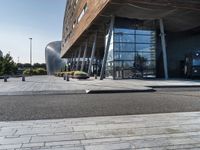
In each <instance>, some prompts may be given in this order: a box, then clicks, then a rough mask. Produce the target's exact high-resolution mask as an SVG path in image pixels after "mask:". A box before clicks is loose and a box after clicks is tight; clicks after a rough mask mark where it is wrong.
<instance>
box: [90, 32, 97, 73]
mask: <svg viewBox="0 0 200 150" xmlns="http://www.w3.org/2000/svg"><path fill="white" fill-rule="evenodd" d="M96 42H97V31H96V33H95V35H94V41H93V46H92V53H91V60H90V63H89V67H88V74H89V76H90V75H91V71H92V70H91V69H92V64H93V60H94V55H95V51H96Z"/></svg>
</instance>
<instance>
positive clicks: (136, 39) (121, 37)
mask: <svg viewBox="0 0 200 150" xmlns="http://www.w3.org/2000/svg"><path fill="white" fill-rule="evenodd" d="M155 33H156V32H155V31H153V30H152V31H151V30H138V29H123V28H115V29H114V34H113V36H114V37H113V38H112V42H111V43H112V44H111V45H112V46H113V47H112V50H111V49H110V51H109V55H108V60H112V61H113V66H112V67H108V68H109V69H110V72H113V77H114V78H115V79H117V78H118V79H123V78H135V77H141V76H142V77H148V76H149V77H155V74H156V73H155V72H156V71H155V68H156V36H155V35H156V34H155ZM113 44H114V45H113ZM111 53H112V54H111ZM111 58H113V59H111ZM108 63H110V62H109V61H108ZM109 66H111V65H109Z"/></svg>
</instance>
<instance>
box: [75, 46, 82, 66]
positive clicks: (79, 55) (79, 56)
mask: <svg viewBox="0 0 200 150" xmlns="http://www.w3.org/2000/svg"><path fill="white" fill-rule="evenodd" d="M81 51H82V48H81V46H80V49H79V54H78V61H77V66H76V70H78V69H79V63H80V58H81Z"/></svg>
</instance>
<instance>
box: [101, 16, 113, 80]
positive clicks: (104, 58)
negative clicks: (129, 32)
mask: <svg viewBox="0 0 200 150" xmlns="http://www.w3.org/2000/svg"><path fill="white" fill-rule="evenodd" d="M114 23H115V16H112V18H111V22H110V27H109V32H108V40H107V43H106V47H105V52H104V57H103V62H102V67H101V74H100V80H103V79H104V74H105V69H106V63H107V57H108V51H109V47H110V42H111V38H112V32H113V28H114Z"/></svg>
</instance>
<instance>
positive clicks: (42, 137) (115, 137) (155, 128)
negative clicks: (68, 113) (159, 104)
mask: <svg viewBox="0 0 200 150" xmlns="http://www.w3.org/2000/svg"><path fill="white" fill-rule="evenodd" d="M2 149H5V150H134V149H138V150H166V149H174V150H175V149H181V150H184V149H200V112H190V113H170V114H149V115H132V116H110V117H92V118H76V119H59V120H36V121H17V122H0V150H2Z"/></svg>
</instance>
